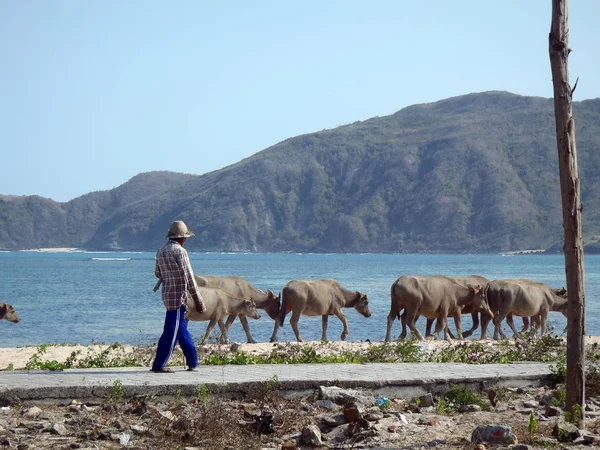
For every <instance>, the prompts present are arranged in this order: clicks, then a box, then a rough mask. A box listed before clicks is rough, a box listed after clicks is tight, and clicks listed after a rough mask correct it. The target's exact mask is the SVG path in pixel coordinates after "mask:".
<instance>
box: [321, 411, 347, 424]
mask: <svg viewBox="0 0 600 450" xmlns="http://www.w3.org/2000/svg"><path fill="white" fill-rule="evenodd" d="M319 420H320V421H321V422H323V423H324V424H325V425H328V426H330V427H339V426H340V425H344V424H345V423H348V421H347V420H346V418H345V417H344V415H343V414H326V415H323V416H319Z"/></svg>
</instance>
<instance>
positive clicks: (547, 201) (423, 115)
mask: <svg viewBox="0 0 600 450" xmlns="http://www.w3.org/2000/svg"><path fill="white" fill-rule="evenodd" d="M574 116H575V124H576V129H577V149H578V155H579V170H580V178H581V190H582V203H583V206H584V208H583V219H584V224H583V231H584V235H585V237H586V241H587V242H588V243H593V242H595V241H596V240H597V239H596V236H600V204H599V202H600V198H598V196H597V195H594V192H599V191H600V189H599V188H600V186H598V184H599V182H600V175H599V170H598V169H599V168H600V161H599V158H600V157H599V156H598V155H599V154H600V152H599V151H598V150H600V128H599V126H598V124H600V99H596V100H588V101H584V102H576V103H575V104H574ZM557 160H558V158H557V150H556V138H555V131H554V114H553V104H552V100H551V99H543V98H533V97H523V96H518V95H513V94H510V93H506V92H485V93H479V94H470V95H465V96H461V97H455V98H450V99H446V100H442V101H439V102H435V103H430V104H423V105H414V106H410V107H408V108H404V109H402V110H400V111H398V112H397V113H395V114H393V115H390V116H386V117H376V118H372V119H369V120H366V121H362V122H355V123H353V124H350V125H346V126H342V127H338V128H335V129H331V130H325V131H320V132H317V133H312V134H306V135H302V136H297V137H294V138H290V139H287V140H285V141H283V142H280V143H278V144H276V145H274V146H272V147H270V148H268V149H266V150H263V151H261V152H259V153H257V154H255V155H253V156H251V157H249V158H246V159H244V160H242V161H240V162H238V163H237V164H234V165H232V166H229V167H226V168H224V169H222V170H219V171H215V172H212V173H208V174H205V175H202V176H193V175H182V174H174V173H169V172H152V173H145V174H140V175H138V176H136V177H134V178H133V179H132V180H130V181H128V182H127V183H125V184H123V185H122V186H119V187H118V188H116V189H113V190H111V191H104V192H96V193H91V194H88V195H85V196H82V197H80V198H77V199H75V200H72V201H71V202H68V203H55V202H53V201H51V200H47V199H43V198H40V197H35V196H30V197H8V196H0V248H8V249H22V248H36V247H84V248H88V249H102V250H117V249H123V250H152V251H153V250H156V248H157V247H158V246H159V245H160V244H161V243H162V242H163V241H164V235H165V233H166V230H167V229H168V227H169V224H170V223H171V221H172V220H175V219H182V220H185V221H186V223H187V224H188V226H189V227H190V228H191V229H193V230H194V231H196V237H194V238H193V239H190V240H189V241H188V244H186V245H187V248H189V249H190V250H203V251H265V252H266V251H269V252H280V251H311V252H503V251H514V250H520V249H534V248H544V249H546V248H550V247H552V246H555V248H560V242H561V240H562V225H561V221H562V219H561V206H560V186H559V179H558V166H557V164H558V163H557ZM198 166H200V163H198ZM189 171H190V172H193V171H194V163H193V161H192V162H191V166H190V167H189ZM591 248H593V247H590V249H591Z"/></svg>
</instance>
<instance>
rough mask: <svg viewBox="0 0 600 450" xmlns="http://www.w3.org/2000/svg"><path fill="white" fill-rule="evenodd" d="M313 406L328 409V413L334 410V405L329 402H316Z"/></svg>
mask: <svg viewBox="0 0 600 450" xmlns="http://www.w3.org/2000/svg"><path fill="white" fill-rule="evenodd" d="M315 404H316V405H317V406H319V407H321V408H325V409H328V410H329V411H332V410H333V409H334V408H335V405H334V404H333V402H332V401H331V400H317V401H316V402H315Z"/></svg>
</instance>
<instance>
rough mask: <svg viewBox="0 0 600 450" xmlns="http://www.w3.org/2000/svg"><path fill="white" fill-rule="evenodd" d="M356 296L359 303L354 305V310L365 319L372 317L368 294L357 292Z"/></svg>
mask: <svg viewBox="0 0 600 450" xmlns="http://www.w3.org/2000/svg"><path fill="white" fill-rule="evenodd" d="M356 296H357V297H358V301H357V302H356V304H355V305H354V308H355V309H356V310H357V311H358V312H359V313H361V314H362V315H363V316H365V317H371V311H370V310H369V298H368V297H367V294H363V293H361V292H357V293H356Z"/></svg>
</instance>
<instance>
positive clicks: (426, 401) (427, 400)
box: [417, 393, 433, 408]
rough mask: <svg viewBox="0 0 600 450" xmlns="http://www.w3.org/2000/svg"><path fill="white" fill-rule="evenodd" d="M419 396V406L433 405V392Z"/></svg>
mask: <svg viewBox="0 0 600 450" xmlns="http://www.w3.org/2000/svg"><path fill="white" fill-rule="evenodd" d="M417 398H418V400H417V405H419V407H421V408H427V407H428V406H433V395H431V393H429V394H425V395H421V396H420V397H417Z"/></svg>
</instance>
